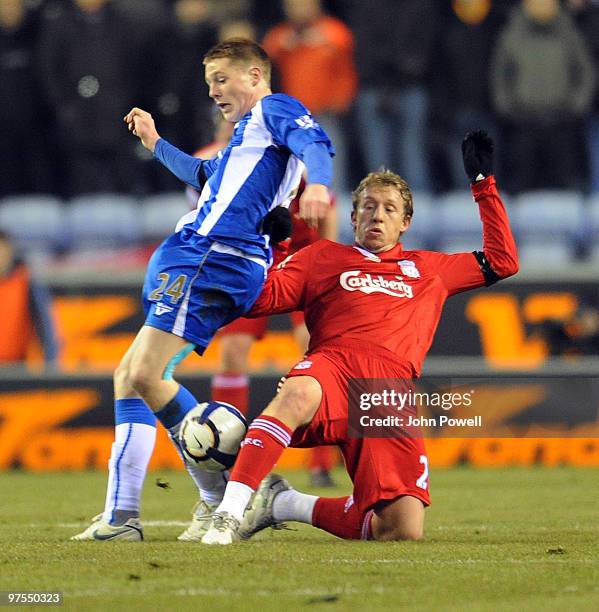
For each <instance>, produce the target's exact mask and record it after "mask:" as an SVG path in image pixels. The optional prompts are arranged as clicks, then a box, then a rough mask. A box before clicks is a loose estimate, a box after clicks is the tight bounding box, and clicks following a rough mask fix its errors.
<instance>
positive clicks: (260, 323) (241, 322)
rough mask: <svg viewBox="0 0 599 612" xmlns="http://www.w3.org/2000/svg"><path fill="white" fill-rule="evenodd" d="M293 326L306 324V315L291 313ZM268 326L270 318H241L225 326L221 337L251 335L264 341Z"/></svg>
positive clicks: (220, 331) (298, 312)
mask: <svg viewBox="0 0 599 612" xmlns="http://www.w3.org/2000/svg"><path fill="white" fill-rule="evenodd" d="M289 317H290V319H291V324H292V325H293V327H297V326H298V325H301V324H302V323H303V322H304V313H303V312H300V311H296V312H291V313H289ZM267 326H268V317H260V318H258V319H246V318H245V317H240V318H239V319H235V321H232V322H231V323H229V324H228V325H225V326H224V327H222V328H221V329H220V330H219V332H218V333H219V335H220V336H231V335H233V334H249V335H250V336H253V337H254V338H255V339H256V340H262V338H264V334H266V328H267Z"/></svg>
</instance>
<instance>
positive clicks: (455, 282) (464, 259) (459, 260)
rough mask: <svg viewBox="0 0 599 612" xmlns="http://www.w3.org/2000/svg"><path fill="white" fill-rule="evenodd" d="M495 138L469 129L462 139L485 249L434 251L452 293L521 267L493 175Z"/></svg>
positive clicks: (440, 271) (479, 284)
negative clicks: (449, 251)
mask: <svg viewBox="0 0 599 612" xmlns="http://www.w3.org/2000/svg"><path fill="white" fill-rule="evenodd" d="M493 149H494V145H493V140H492V139H491V137H490V136H489V135H488V134H487V133H486V132H483V131H480V130H478V131H475V132H469V133H468V134H466V137H465V138H464V141H463V142H462V157H463V161H464V170H465V171H466V175H467V176H468V178H469V179H470V182H471V188H472V195H473V196H474V199H475V200H476V202H477V204H478V208H479V211H480V218H481V221H482V224H483V249H482V251H472V252H470V253H455V254H453V255H447V254H445V253H436V254H434V255H431V259H433V260H434V261H435V266H436V269H437V272H438V274H439V276H440V277H441V279H442V280H443V283H444V284H445V286H446V287H447V290H448V292H449V295H454V294H456V293H460V292H461V291H467V290H469V289H475V288H477V287H481V286H484V285H492V284H493V283H495V282H497V281H498V280H500V279H502V278H507V277H508V276H512V275H513V274H516V272H517V271H518V253H517V250H516V243H515V241H514V236H513V235H512V230H511V228H510V222H509V219H508V216H507V213H506V211H505V207H504V205H503V202H502V201H501V197H500V195H499V192H498V191H497V187H496V185H495V177H494V176H493Z"/></svg>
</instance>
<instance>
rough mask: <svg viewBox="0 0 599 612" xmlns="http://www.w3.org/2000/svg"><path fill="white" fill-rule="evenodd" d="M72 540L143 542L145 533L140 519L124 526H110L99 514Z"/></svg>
mask: <svg viewBox="0 0 599 612" xmlns="http://www.w3.org/2000/svg"><path fill="white" fill-rule="evenodd" d="M70 539H71V540H76V541H83V540H95V541H96V542H104V541H106V540H129V541H131V542H141V541H142V540H143V539H144V532H143V529H142V526H141V523H140V522H139V519H138V518H130V519H128V520H127V521H125V522H124V523H123V524H122V525H110V524H108V523H107V522H106V521H105V520H104V515H103V514H98V515H96V516H94V518H93V519H92V523H91V525H90V526H89V527H88V528H87V529H85V530H84V531H82V532H81V533H78V534H77V535H74V536H72V537H71V538H70Z"/></svg>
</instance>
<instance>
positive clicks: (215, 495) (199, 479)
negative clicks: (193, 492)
mask: <svg viewBox="0 0 599 612" xmlns="http://www.w3.org/2000/svg"><path fill="white" fill-rule="evenodd" d="M180 429H181V423H178V424H177V425H175V426H174V427H171V428H170V429H169V430H168V431H169V436H170V439H171V442H172V443H173V444H174V446H175V448H176V449H177V452H178V453H179V457H181V459H182V460H183V463H184V464H185V469H186V470H187V471H188V472H189V475H190V476H191V477H192V479H193V481H194V482H195V484H196V487H197V488H198V492H199V494H200V497H201V498H202V499H203V500H204V501H205V502H206V503H207V504H210V505H211V506H214V505H216V504H220V502H221V501H222V499H223V496H224V494H225V487H226V486H227V480H228V472H207V471H206V470H203V469H202V468H200V467H199V466H198V465H196V464H195V463H192V462H191V461H188V460H187V459H185V456H184V455H183V452H182V451H181V447H180V446H179V442H178V440H179V430H180Z"/></svg>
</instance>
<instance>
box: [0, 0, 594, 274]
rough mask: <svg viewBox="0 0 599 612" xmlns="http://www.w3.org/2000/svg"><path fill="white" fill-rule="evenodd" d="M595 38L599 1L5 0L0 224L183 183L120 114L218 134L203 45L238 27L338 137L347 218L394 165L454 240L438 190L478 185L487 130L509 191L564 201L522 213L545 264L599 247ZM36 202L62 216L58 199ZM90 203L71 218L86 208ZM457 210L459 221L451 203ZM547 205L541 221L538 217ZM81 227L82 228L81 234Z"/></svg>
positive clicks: (432, 241)
mask: <svg viewBox="0 0 599 612" xmlns="http://www.w3.org/2000/svg"><path fill="white" fill-rule="evenodd" d="M598 32H599V0H563V1H561V2H560V1H559V0H376V1H375V2H366V1H364V0H2V1H1V2H0V84H1V86H0V173H1V180H0V198H3V200H0V224H3V225H4V226H6V223H4V220H5V218H6V219H8V221H9V222H8V225H9V226H10V227H9V228H8V229H9V230H10V229H11V228H14V227H15V226H16V227H17V228H19V227H21V226H23V225H24V224H27V223H28V220H31V219H33V217H34V216H35V214H37V213H36V212H35V206H34V205H33V204H32V205H31V206H30V214H29V215H28V214H27V212H26V211H23V207H22V205H21V204H19V206H18V207H17V208H18V211H19V212H18V214H19V215H22V216H23V219H21V218H19V217H17V218H15V217H14V216H13V213H12V212H11V211H10V210H8V208H9V207H7V206H5V205H4V202H6V201H7V200H10V198H11V197H13V196H18V195H22V194H45V195H51V196H54V197H56V198H59V199H61V201H63V202H72V201H73V200H75V199H76V198H77V197H82V196H86V195H89V194H105V193H111V194H114V193H116V194H121V195H122V196H129V197H133V198H136V199H137V202H138V203H139V202H142V203H143V202H145V201H146V199H148V198H150V199H151V198H152V197H155V196H156V195H159V194H161V193H169V194H172V193H174V192H177V191H181V189H182V186H181V185H180V184H179V183H178V181H177V180H176V179H175V178H174V177H173V176H172V175H171V174H170V173H168V172H167V171H166V170H165V169H164V168H162V167H161V166H160V165H159V164H157V163H156V162H155V161H154V160H152V159H151V156H150V154H149V153H148V152H147V151H146V150H145V149H143V147H142V146H141V145H140V144H139V142H138V140H137V139H136V138H132V137H131V135H130V134H128V132H127V130H126V127H125V125H124V123H123V120H122V118H123V116H124V114H125V113H126V112H127V111H128V110H129V109H130V108H131V107H132V106H140V107H142V108H144V109H145V110H148V111H150V112H151V113H152V114H153V116H154V118H155V120H156V124H157V127H158V131H159V133H160V134H161V135H162V136H163V137H164V138H166V139H167V140H169V141H171V142H172V143H173V144H175V145H176V146H178V147H179V148H181V149H182V150H184V151H187V152H189V153H192V152H193V151H195V150H197V149H198V148H199V147H203V146H206V145H208V144H209V143H210V142H211V141H213V139H214V132H215V109H214V105H213V104H212V102H211V101H210V99H209V98H208V95H207V88H206V85H205V83H204V78H203V66H202V57H203V55H204V53H205V52H206V51H207V50H208V49H209V48H210V47H211V46H212V45H213V44H215V43H216V42H217V41H218V40H222V39H224V38H228V37H231V36H244V37H248V38H253V39H255V40H257V41H259V42H260V43H262V44H263V45H264V46H265V48H266V50H267V51H268V52H269V54H270V55H271V57H272V59H273V62H274V83H273V90H274V91H283V92H288V93H290V94H292V95H294V96H296V97H298V98H299V99H301V100H302V101H303V102H304V103H305V104H306V106H307V107H308V108H309V109H310V110H311V112H312V113H313V115H314V116H315V117H316V118H317V120H318V121H319V122H320V123H321V124H322V125H323V126H324V128H325V129H326V130H327V132H328V133H329V134H330V136H331V137H332V140H333V142H334V144H335V146H336V149H337V155H336V158H335V184H334V188H335V191H336V192H337V193H338V194H339V195H340V196H341V197H340V202H341V205H340V210H341V211H343V204H344V202H346V201H347V195H346V196H345V198H344V194H348V193H349V191H351V189H352V187H353V186H355V185H356V184H357V183H358V182H359V180H360V178H361V177H362V176H364V174H365V173H366V172H367V171H369V170H372V169H376V168H379V167H381V166H386V167H389V168H391V169H393V170H395V171H397V172H399V173H400V174H401V175H402V176H404V177H405V178H406V179H407V180H408V182H409V184H410V185H411V187H412V189H413V190H414V191H415V192H417V194H419V196H422V197H419V198H416V204H417V214H416V215H415V223H414V226H415V227H414V229H413V231H412V232H411V234H412V236H413V237H415V238H416V243H417V245H416V246H424V247H428V248H431V247H435V248H449V247H452V248H454V250H455V249H457V248H458V247H460V246H461V243H460V240H461V238H460V237H458V240H457V243H456V241H454V242H453V243H452V244H450V245H448V244H445V243H444V242H443V241H439V236H438V235H436V234H435V232H437V234H438V233H439V231H440V228H439V227H438V224H435V223H434V219H435V218H436V217H435V216H433V217H432V220H433V223H432V225H431V223H430V221H431V218H427V202H428V203H430V202H432V200H431V199H430V198H433V200H434V199H436V198H438V197H439V196H442V195H443V194H446V193H451V192H453V191H454V190H458V189H459V190H464V189H466V187H467V184H466V178H465V175H464V173H463V169H462V165H461V152H460V141H461V139H462V137H463V135H464V133H465V131H466V130H467V129H470V128H472V127H482V128H485V129H487V130H488V131H489V132H490V133H491V134H492V135H493V136H494V138H495V140H496V142H497V149H498V161H497V168H496V174H497V177H498V179H499V182H500V185H501V188H502V190H503V191H504V193H505V194H506V195H507V196H508V197H509V196H512V197H514V198H518V197H520V196H524V195H526V194H527V193H529V192H531V191H534V190H561V191H560V193H566V194H567V198H566V199H565V200H560V199H559V198H558V201H557V202H556V201H553V202H552V201H551V200H549V201H543V203H542V205H541V204H538V202H537V203H536V204H534V205H530V206H529V209H526V207H525V206H520V207H519V208H520V209H521V211H522V212H521V214H520V216H521V217H522V218H521V219H519V220H517V221H516V224H517V227H516V231H517V232H518V231H520V230H522V233H523V234H526V233H527V231H528V230H535V229H537V230H540V231H541V234H540V235H537V236H536V238H535V240H536V243H537V246H536V247H535V246H534V245H533V248H532V251H531V253H533V254H536V255H535V256H541V257H545V254H544V252H543V251H544V250H545V249H546V242H547V239H548V238H549V239H552V238H551V236H552V232H553V234H556V233H557V234H559V237H560V239H562V241H563V240H565V239H567V241H568V244H567V245H566V246H565V247H564V249H563V251H560V250H559V245H558V247H557V250H554V252H553V255H552V256H553V260H554V261H556V262H559V261H562V259H563V261H566V262H567V261H571V260H572V258H573V257H574V258H581V257H582V258H589V257H592V253H591V251H592V250H593V248H594V247H593V244H594V242H596V241H594V237H595V234H599V86H598V85H599V35H598V34H597V33H598ZM427 198H428V200H427ZM593 198H594V200H593ZM100 201H101V202H105V200H100ZM589 202H590V203H589ZM113 204H114V201H113ZM38 206H40V207H41V208H40V209H41V210H45V211H46V223H47V228H49V227H50V226H51V224H52V222H53V221H52V219H53V217H52V213H51V210H50V208H51V207H50V206H49V205H48V204H47V203H46V204H44V203H42V204H39V201H38ZM540 206H541V207H542V210H543V214H541V213H540V210H539V207H540ZM3 208H5V209H6V211H5V212H4V213H3ZM134 208H135V207H134ZM429 208H432V209H433V211H434V206H431V207H429ZM458 208H459V206H458ZM566 208H567V209H568V210H569V211H570V215H569V217H570V218H569V219H568V220H567V223H566V226H565V228H564V235H561V234H562V232H560V224H562V223H563V214H562V211H563V210H564V209H566ZM88 209H89V206H88ZM88 209H86V208H85V207H84V209H83V211H74V212H73V215H71V216H72V217H74V218H75V219H77V218H78V215H80V216H82V217H85V216H86V214H87V215H88V217H87V219H88V220H89V219H91V218H93V215H92V216H91V217H89V213H86V212H85V210H88ZM60 210H61V211H62V209H60ZM123 210H124V208H122V210H121V216H122V215H123V214H125V215H126V214H129V213H124V212H122V211H123ZM136 210H138V208H137V209H136ZM545 211H547V212H546V214H545ZM446 213H447V215H446V216H449V218H450V219H451V218H453V217H452V215H454V214H456V213H455V211H454V210H453V209H452V207H451V203H449V204H447V206H446ZM57 214H58V213H57ZM61 214H62V213H61ZM341 214H344V213H343V212H341ZM431 214H432V215H434V212H433V213H431ZM132 215H133V213H131V215H130V216H132ZM543 216H545V217H546V220H548V221H547V222H548V223H549V224H550V227H549V228H548V231H547V232H545V231H544V230H543V228H542V227H541V226H537V224H536V223H535V220H536V219H537V218H540V217H543ZM429 217H430V215H429ZM531 220H532V223H531ZM55 222H56V224H57V225H61V224H62V221H61V220H60V219H59V218H58V217H56V219H55ZM169 222H170V221H169ZM427 222H429V224H428V225H426V223H427ZM123 223H124V221H123V220H122V219H119V221H118V224H115V225H117V228H118V227H120V228H121V230H122V228H123ZM460 223H463V225H462V226H461V227H458V229H460V230H461V231H462V233H465V234H468V233H469V231H470V229H472V231H473V233H475V234H477V235H479V234H480V230H479V225H478V221H477V220H476V219H475V225H476V227H472V228H470V227H469V226H468V227H466V226H467V225H468V223H469V222H468V221H462V219H461V217H460V214H458V215H457V217H455V218H453V222H452V221H451V220H450V224H452V225H455V226H460ZM418 224H420V228H418ZM82 225H83V226H84V227H85V225H86V223H85V218H84V219H83V223H82ZM89 225H90V224H89V223H87V226H89ZM541 225H542V224H541ZM435 226H436V227H435ZM341 227H342V228H345V232H346V234H348V235H342V238H343V239H346V240H347V239H350V240H351V235H349V232H350V228H349V224H346V225H341ZM443 227H447V226H446V225H444V226H443ZM170 229H171V226H170V225H169V226H168V227H165V230H164V231H165V233H166V232H167V231H169V230H170ZM47 231H49V229H47ZM78 231H79V230H78V226H77V223H76V222H74V225H73V230H72V231H71V237H72V236H73V235H78V234H77V232H78ZM131 231H133V230H131ZM140 231H141V230H140ZM443 231H444V230H443ZM419 232H420V233H419ZM543 232H544V233H543ZM63 233H64V232H63ZM117 233H118V232H117ZM126 233H127V232H126V231H125V234H126ZM21 238H22V236H21ZM130 238H131V239H133V238H134V236H133V235H131V236H130ZM462 238H466V239H467V240H470V239H471V236H470V235H467V236H462ZM123 239H125V240H126V239H127V236H123ZM60 240H62V243H66V242H68V240H66V239H64V237H63V238H61V239H60ZM69 240H70V238H69ZM463 242H464V241H463V240H462V243H463ZM54 246H56V245H54ZM58 246H59V247H60V241H59V244H58ZM63 246H64V244H63ZM535 248H536V251H535ZM562 255H563V257H562ZM596 255H597V257H598V258H599V249H597V253H596Z"/></svg>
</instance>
